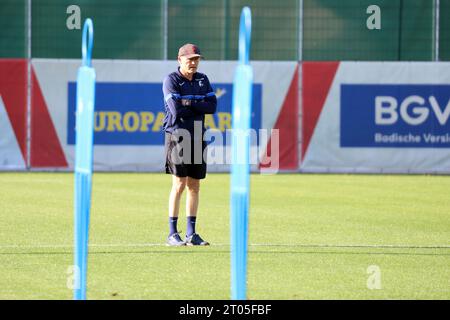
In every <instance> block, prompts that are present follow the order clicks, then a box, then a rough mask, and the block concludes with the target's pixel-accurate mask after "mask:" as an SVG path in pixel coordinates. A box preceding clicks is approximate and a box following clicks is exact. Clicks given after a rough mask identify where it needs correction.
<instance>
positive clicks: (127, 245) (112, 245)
mask: <svg viewBox="0 0 450 320" xmlns="http://www.w3.org/2000/svg"><path fill="white" fill-rule="evenodd" d="M162 246H166V244H165V243H106V244H89V247H91V248H119V247H122V248H133V247H134V248H138V247H162ZM212 246H215V247H225V246H230V244H227V243H217V244H213V245H212ZM249 246H250V247H302V248H392V249H450V245H423V246H422V245H405V244H398V245H397V244H381V245H376V244H374V245H371V244H301V243H284V244H283V243H274V244H269V243H251V244H249ZM45 248H47V249H56V248H73V245H66V244H36V245H0V249H45Z"/></svg>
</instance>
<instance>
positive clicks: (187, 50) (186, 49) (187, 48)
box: [178, 43, 203, 59]
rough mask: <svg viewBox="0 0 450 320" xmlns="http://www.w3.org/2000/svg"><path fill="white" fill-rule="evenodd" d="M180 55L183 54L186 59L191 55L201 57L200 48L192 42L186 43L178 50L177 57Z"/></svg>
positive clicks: (191, 56)
mask: <svg viewBox="0 0 450 320" xmlns="http://www.w3.org/2000/svg"><path fill="white" fill-rule="evenodd" d="M181 56H185V57H187V58H188V59H189V58H193V57H201V58H203V56H202V54H201V53H200V49H199V48H198V47H197V46H196V45H195V44H192V43H186V44H185V45H183V46H182V47H181V48H180V49H179V50H178V57H181Z"/></svg>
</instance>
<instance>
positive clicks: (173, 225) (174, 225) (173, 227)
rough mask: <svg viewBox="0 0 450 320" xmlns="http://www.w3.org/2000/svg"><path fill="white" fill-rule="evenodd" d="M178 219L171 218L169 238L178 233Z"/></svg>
mask: <svg viewBox="0 0 450 320" xmlns="http://www.w3.org/2000/svg"><path fill="white" fill-rule="evenodd" d="M177 222H178V217H169V236H171V235H173V234H174V233H177V232H178V231H177Z"/></svg>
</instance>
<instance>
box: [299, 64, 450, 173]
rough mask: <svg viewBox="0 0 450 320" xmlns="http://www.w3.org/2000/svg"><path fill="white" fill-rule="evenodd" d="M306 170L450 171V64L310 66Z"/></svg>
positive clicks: (306, 91) (304, 150)
mask: <svg viewBox="0 0 450 320" xmlns="http://www.w3.org/2000/svg"><path fill="white" fill-rule="evenodd" d="M302 67H303V69H302V76H303V88H302V89H303V91H302V95H303V101H302V103H303V105H302V117H303V123H302V136H303V139H302V162H301V170H302V171H304V172H380V173H381V172H392V173H412V172H417V173H422V172H423V173H448V172H450V63H443V62H439V63H433V62H341V63H339V62H305V63H303V66H302Z"/></svg>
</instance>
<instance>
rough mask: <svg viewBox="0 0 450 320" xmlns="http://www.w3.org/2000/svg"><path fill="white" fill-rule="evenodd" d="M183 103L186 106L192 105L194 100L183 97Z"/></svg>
mask: <svg viewBox="0 0 450 320" xmlns="http://www.w3.org/2000/svg"><path fill="white" fill-rule="evenodd" d="M181 105H182V106H184V107H190V106H191V105H192V100H190V99H181Z"/></svg>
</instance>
